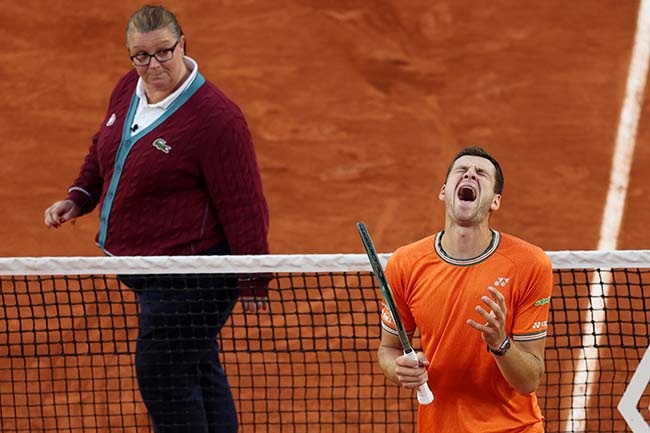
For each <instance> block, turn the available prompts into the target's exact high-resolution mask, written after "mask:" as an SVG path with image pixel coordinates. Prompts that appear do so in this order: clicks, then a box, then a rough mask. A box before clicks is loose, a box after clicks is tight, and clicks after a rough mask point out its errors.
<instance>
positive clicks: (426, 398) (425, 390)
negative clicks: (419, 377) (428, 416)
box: [404, 350, 434, 405]
mask: <svg viewBox="0 0 650 433" xmlns="http://www.w3.org/2000/svg"><path fill="white" fill-rule="evenodd" d="M404 355H406V356H408V357H409V358H410V359H413V360H415V361H417V360H418V355H417V354H416V353H415V350H411V351H410V352H409V353H406V352H404ZM433 399H434V397H433V393H432V392H431V389H430V388H429V384H428V383H423V384H422V385H420V386H418V403H420V404H422V405H426V404H430V403H432V402H433Z"/></svg>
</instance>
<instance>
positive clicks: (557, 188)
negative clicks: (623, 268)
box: [0, 0, 650, 256]
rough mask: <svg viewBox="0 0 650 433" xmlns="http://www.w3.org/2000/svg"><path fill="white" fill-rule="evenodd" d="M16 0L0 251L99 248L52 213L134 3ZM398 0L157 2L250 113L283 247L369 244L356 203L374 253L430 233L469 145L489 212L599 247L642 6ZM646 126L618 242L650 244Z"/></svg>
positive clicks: (99, 113) (84, 224) (4, 73)
mask: <svg viewBox="0 0 650 433" xmlns="http://www.w3.org/2000/svg"><path fill="white" fill-rule="evenodd" d="M5 3H6V4H5V5H3V13H2V15H1V16H0V23H1V25H0V40H2V41H3V49H2V50H1V51H0V65H2V66H1V67H0V95H2V96H1V97H2V100H3V104H2V105H1V106H0V131H1V132H2V136H3V137H4V141H3V143H2V144H0V149H2V155H3V160H4V161H3V164H2V167H1V168H0V177H1V178H2V187H1V188H0V199H1V200H2V202H3V204H4V205H3V206H2V208H1V210H0V223H1V224H0V227H2V229H1V230H2V238H3V242H2V243H1V244H0V256H43V255H98V254H99V251H98V250H97V249H96V247H95V246H94V242H93V237H94V233H95V230H96V227H97V214H96V213H95V214H92V215H89V216H87V217H85V218H82V219H79V220H78V221H77V223H76V224H75V225H67V226H66V227H64V228H62V229H60V230H47V229H46V228H45V227H44V225H43V223H42V213H43V210H44V209H45V207H46V206H48V205H49V204H50V203H51V202H52V201H54V200H56V199H59V198H60V197H61V196H62V195H63V194H64V191H65V189H66V188H67V186H68V185H69V184H70V182H71V181H72V180H73V179H74V177H75V176H76V174H77V170H78V167H79V165H80V163H81V160H82V158H83V156H84V155H85V152H86V150H87V147H88V144H89V138H90V136H91V135H92V134H93V132H94V131H95V129H96V128H97V127H98V125H99V122H100V121H101V119H102V117H103V115H104V110H105V108H106V104H107V102H108V96H109V93H110V90H111V89H112V86H113V84H114V83H115V82H116V80H117V79H118V78H119V77H120V76H121V74H122V73H123V72H125V71H126V70H127V69H128V68H129V67H130V65H129V62H128V58H127V56H126V51H125V48H124V34H123V32H124V24H125V22H126V20H127V19H128V16H129V14H130V12H131V11H132V10H134V9H135V8H136V7H138V6H139V5H140V3H139V2H134V1H122V2H108V1H106V2H99V1H91V2H87V1H80V0H76V1H67V0H66V1H63V0H59V1H54V2H47V5H46V4H45V3H43V2H42V1H40V0H23V1H20V2H5ZM479 3H480V6H478V5H479ZM397 4H398V3H395V2H392V1H378V0H376V1H371V0H364V1H361V0H356V1H355V0H347V1H345V0H339V1H327V2H325V1H321V2H313V1H306V0H305V1H297V0H294V1H290V0H280V1H275V2H266V1H260V0H258V1H253V0H249V1H244V0H238V1H220V2H209V1H205V0H204V1H178V0H177V1H169V2H166V5H167V6H169V7H170V8H171V9H173V10H174V11H176V12H177V15H178V17H179V19H180V20H181V23H182V25H183V26H184V31H185V33H186V35H187V40H188V47H189V53H190V55H192V56H193V57H194V58H195V59H196V60H197V61H198V62H199V65H200V68H201V71H202V72H203V74H204V75H205V76H206V77H208V78H209V79H211V80H213V81H214V82H215V83H216V84H217V85H219V86H220V87H221V88H223V89H224V91H226V92H227V93H228V94H229V95H230V96H231V97H232V98H233V99H234V100H235V101H237V102H238V103H239V105H240V106H241V107H242V109H243V110H244V112H245V113H246V115H247V117H248V120H249V123H250V126H251V129H252V131H253V134H254V138H255V142H256V146H257V151H258V155H259V164H260V167H261V170H262V174H263V177H264V182H265V189H266V193H267V195H268V200H269V204H270V207H271V211H272V228H271V243H272V249H273V252H275V253H334V252H346V253H349V252H357V253H359V252H362V248H361V245H360V242H359V241H358V237H357V235H356V232H355V227H354V223H355V222H356V221H357V220H361V219H363V220H365V221H366V223H367V224H368V226H369V228H370V230H371V233H372V234H373V236H374V238H375V243H376V244H377V246H378V249H380V250H382V251H391V250H393V249H394V248H395V247H397V246H399V245H401V244H403V243H406V242H409V241H411V240H414V239H416V238H419V237H422V236H424V235H426V234H428V233H430V232H432V231H434V230H436V229H437V228H439V227H440V224H441V223H442V219H443V214H442V211H441V206H440V204H439V202H438V201H437V199H436V194H437V191H438V189H439V186H440V185H441V183H442V181H443V175H444V170H445V168H446V164H447V162H448V160H449V158H450V157H451V156H452V155H453V154H454V153H455V152H456V151H457V150H458V149H459V148H460V147H461V146H463V145H467V144H478V145H482V146H485V147H487V148H488V149H489V150H490V151H492V152H493V153H494V154H495V155H496V156H497V157H499V158H500V159H501V160H502V162H503V166H504V169H505V172H506V190H505V197H504V201H503V206H502V211H501V213H500V214H499V215H497V216H496V217H495V218H494V223H495V226H496V227H497V228H499V229H501V230H503V231H508V232H511V233H513V234H516V235H519V236H522V237H524V238H526V239H528V240H530V241H532V242H534V243H537V244H539V245H541V246H542V247H543V248H545V249H546V250H563V249H594V248H596V247H597V243H598V239H599V227H600V222H601V216H602V211H603V207H604V199H605V196H606V193H607V182H608V178H609V171H610V161H611V156H612V152H613V146H614V141H615V135H616V127H617V124H618V115H619V110H620V106H621V103H622V98H623V94H624V89H625V79H626V76H627V69H628V63H629V55H630V50H631V46H632V42H633V35H634V29H635V20H636V12H637V7H638V3H637V2H636V1H627V2H620V1H618V0H602V1H599V2H597V3H594V2H593V1H590V0H580V1H573V2H568V3H567V2H565V1H560V0H547V1H544V2H533V1H529V2H524V3H522V2H520V1H516V0H499V1H493V2H489V3H485V2H475V1H469V0H454V1H451V0H448V1H441V0H438V1H435V2H431V1H430V0H405V1H400V2H399V6H397ZM645 106H647V102H646V103H645ZM644 114H645V113H644ZM638 138H639V144H638V146H637V151H636V155H635V165H634V167H633V171H632V181H631V187H630V191H629V200H628V202H627V203H626V216H625V221H624V224H623V231H622V234H621V237H620V245H619V247H620V248H621V249H636V248H647V247H648V245H650V231H648V230H647V228H646V227H645V226H644V224H645V222H646V221H647V220H648V216H649V215H650V205H649V204H648V200H647V197H648V193H649V191H648V188H649V186H648V183H647V182H646V179H645V176H644V171H645V167H647V166H648V163H649V162H650V150H649V149H648V146H646V145H645V143H647V142H648V141H649V139H650V130H649V128H648V126H647V122H645V119H644V118H642V123H641V129H640V134H639V137H638Z"/></svg>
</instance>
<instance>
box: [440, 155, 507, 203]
mask: <svg viewBox="0 0 650 433" xmlns="http://www.w3.org/2000/svg"><path fill="white" fill-rule="evenodd" d="M461 156H478V157H481V158H485V159H487V160H488V161H490V162H491V163H492V165H494V168H495V172H496V174H495V183H494V192H495V193H497V194H501V193H502V192H503V171H502V170H501V166H500V165H499V161H497V160H496V159H495V158H494V157H493V156H492V155H490V154H489V153H488V152H487V150H485V149H483V148H482V147H478V146H468V147H466V148H464V149H462V150H461V151H460V152H458V153H457V154H456V156H455V157H454V159H452V160H451V164H449V168H447V176H446V177H445V179H446V178H447V177H449V173H451V168H452V167H453V166H454V162H456V160H457V159H458V158H460V157H461Z"/></svg>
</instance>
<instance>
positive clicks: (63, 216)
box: [44, 199, 81, 228]
mask: <svg viewBox="0 0 650 433" xmlns="http://www.w3.org/2000/svg"><path fill="white" fill-rule="evenodd" d="M80 214H81V211H80V210H79V207H78V206H77V205H76V204H75V203H74V202H73V201H72V200H67V199H66V200H60V201H57V202H55V203H54V204H53V205H52V206H50V207H48V208H47V209H45V215H44V217H45V225H46V226H48V227H54V228H58V227H60V226H61V224H63V223H64V222H66V221H69V220H71V219H73V218H76V217H78V216H79V215H80Z"/></svg>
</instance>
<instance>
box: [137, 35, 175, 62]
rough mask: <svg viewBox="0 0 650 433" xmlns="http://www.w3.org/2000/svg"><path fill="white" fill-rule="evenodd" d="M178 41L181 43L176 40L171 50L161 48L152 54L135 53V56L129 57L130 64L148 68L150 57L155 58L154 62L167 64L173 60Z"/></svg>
mask: <svg viewBox="0 0 650 433" xmlns="http://www.w3.org/2000/svg"><path fill="white" fill-rule="evenodd" d="M180 41H181V40H180V39H179V40H177V41H176V43H175V44H174V45H172V47H171V48H163V49H162V50H158V51H156V52H155V53H153V54H149V53H145V52H140V53H137V54H136V55H133V56H130V58H131V62H133V64H134V65H135V66H149V63H151V58H152V57H155V58H156V60H158V63H165V62H168V61H170V60H171V59H173V58H174V50H175V49H176V47H177V46H178V43H179V42H180Z"/></svg>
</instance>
